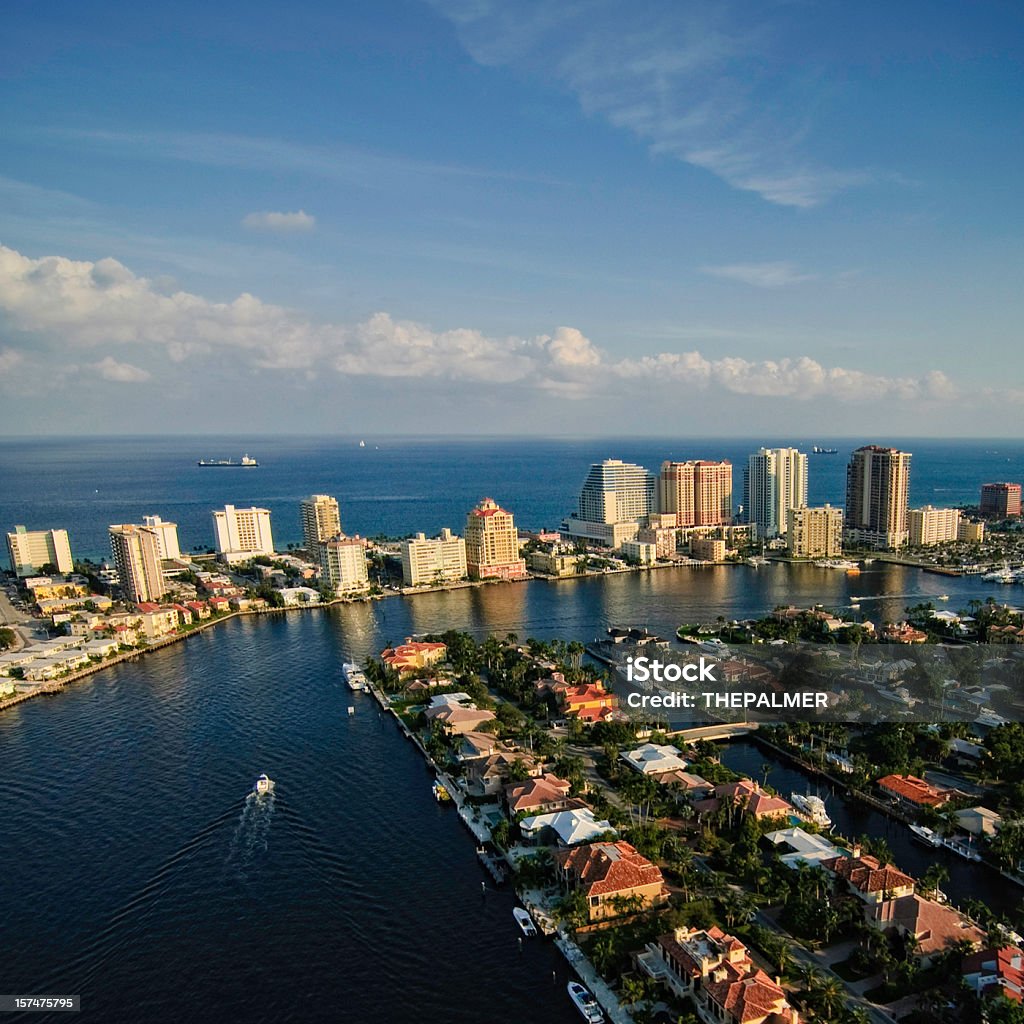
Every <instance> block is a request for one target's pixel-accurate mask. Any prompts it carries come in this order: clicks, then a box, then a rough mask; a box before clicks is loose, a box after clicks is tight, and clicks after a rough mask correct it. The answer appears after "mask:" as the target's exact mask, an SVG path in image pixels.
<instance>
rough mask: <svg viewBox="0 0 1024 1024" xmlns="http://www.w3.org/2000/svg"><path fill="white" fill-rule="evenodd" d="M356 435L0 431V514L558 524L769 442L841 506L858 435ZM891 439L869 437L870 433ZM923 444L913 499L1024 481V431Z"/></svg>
mask: <svg viewBox="0 0 1024 1024" xmlns="http://www.w3.org/2000/svg"><path fill="white" fill-rule="evenodd" d="M365 440H366V447H364V448H360V447H359V446H358V439H356V438H324V437H307V438H303V437H277V438H273V437H263V438H259V437H253V438H247V439H245V440H244V441H243V440H240V439H239V438H237V437H234V438H231V437H220V438H215V437H202V438H182V437H175V438H43V439H22V438H17V439H6V440H2V439H0V525H3V526H4V529H5V530H7V529H10V528H11V527H12V526H14V525H15V524H18V523H24V524H25V525H26V526H28V527H29V528H30V529H43V528H51V527H64V528H67V529H68V530H69V532H70V534H71V544H72V551H73V552H74V553H75V554H77V555H82V556H89V557H93V558H97V557H106V556H107V555H108V553H109V545H108V542H107V534H106V529H107V526H108V525H110V524H111V523H123V522H140V521H141V517H142V516H143V515H147V514H156V515H160V516H162V517H163V518H164V519H165V520H169V521H172V522H177V523H178V527H179V529H178V532H179V538H180V542H181V545H182V549H183V550H186V551H188V550H193V549H195V548H199V549H201V550H205V549H206V548H207V547H209V546H210V545H212V543H213V527H212V521H211V517H210V512H211V511H212V510H213V509H215V508H218V507H219V508H223V506H224V505H225V504H227V503H231V504H234V505H238V506H240V507H241V506H249V505H254V504H255V505H259V506H262V507H265V508H269V509H270V511H271V513H272V527H273V531H274V539H275V542H276V544H277V546H278V547H279V548H284V547H285V546H286V545H287V544H288V543H289V542H292V543H295V542H298V541H300V540H301V529H300V526H299V518H298V503H299V501H300V500H301V499H302V498H303V497H305V496H306V495H308V494H312V493H325V494H332V495H334V496H335V497H337V499H338V501H339V503H340V507H341V516H342V527H343V529H344V530H345V531H346V532H348V533H359V534H362V535H363V536H371V537H372V536H377V535H381V534H385V535H389V536H404V535H407V534H410V533H415V532H418V531H423V532H425V533H426V534H427V535H428V536H431V535H436V533H437V532H438V531H439V530H440V529H441V528H442V527H444V526H450V527H452V528H453V529H454V530H455V531H456V532H459V533H461V532H462V529H463V526H464V524H465V520H466V513H467V512H468V511H469V510H470V509H471V508H472V507H473V506H474V505H475V504H476V503H477V502H478V501H479V500H480V498H481V497H483V496H485V495H489V496H491V497H494V498H495V499H496V500H497V501H499V502H500V503H501V504H502V505H504V506H505V507H507V508H509V509H510V510H511V511H512V512H513V513H514V514H515V517H516V523H517V525H518V526H519V527H520V528H521V529H538V528H540V527H548V528H555V529H557V527H558V524H559V523H560V522H561V521H562V519H563V518H564V517H565V516H566V515H567V514H568V513H570V512H572V511H573V510H574V508H575V507H576V500H577V496H578V494H579V488H580V485H581V484H582V482H583V479H584V477H585V476H586V474H587V470H588V468H589V466H590V464H591V463H593V462H596V461H600V460H601V459H605V458H621V459H623V460H625V461H627V462H636V463H639V464H641V465H644V466H647V467H648V468H649V469H651V470H652V471H654V472H656V471H657V469H658V466H659V465H660V463H661V462H662V461H663V460H665V459H688V458H714V459H729V460H731V461H732V463H733V466H734V473H733V476H734V481H733V488H734V497H735V500H736V501H737V502H739V501H740V500H742V498H741V491H742V481H743V478H742V466H743V464H744V463H745V460H746V457H747V455H748V454H749V453H750V452H752V451H756V450H757V448H758V447H759V446H760V445H762V444H768V445H776V444H788V443H792V444H797V445H798V446H800V447H801V450H804V451H809V450H810V447H811V446H812V445H813V444H819V445H821V446H823V447H835V448H838V449H839V454H837V455H809V456H808V459H809V469H808V491H809V495H808V497H809V501H810V502H811V503H812V504H818V503H822V502H826V501H829V502H832V503H833V504H839V505H841V504H843V502H844V500H845V487H846V483H845V481H846V476H845V474H846V462H847V458H848V455H849V452H850V451H851V450H852V449H853V448H855V447H857V445H858V444H860V443H861V442H860V441H857V442H851V441H849V440H846V441H841V440H835V439H832V440H829V439H828V438H813V439H800V438H756V439H754V438H752V439H750V440H736V439H728V440H720V441H717V440H699V441H697V440H685V439H669V438H665V439H636V438H629V439H603V440H602V439H597V440H595V439H588V440H551V441H540V440H536V439H486V438H485V439H476V440H464V439H463V440H454V439H444V438H430V437H407V438H399V437H387V438H376V439H375V438H372V437H368V438H366V439H365ZM875 440H880V439H876V438H866V439H865V443H868V442H873V441H875ZM881 440H883V441H884V442H885V443H893V444H897V443H898V444H899V445H900V446H902V447H903V448H905V449H906V450H908V451H911V452H913V454H914V460H913V464H912V470H911V503H912V504H914V505H920V504H928V503H930V504H934V505H942V504H957V503H967V502H976V501H977V500H978V493H979V488H980V486H981V484H982V483H985V482H986V481H988V480H992V479H997V480H1001V479H1010V480H1021V479H1022V478H1024V442H1008V441H991V442H985V441H970V442H967V441H964V442H958V441H941V442H940V441H934V440H929V441H923V440H907V439H904V440H902V441H896V440H893V439H881ZM243 452H248V453H249V454H250V455H252V456H254V457H255V458H257V459H258V460H259V462H260V465H259V467H258V468H256V469H202V468H199V467H198V466H196V462H197V460H199V459H201V458H229V457H231V458H234V459H236V460H237V459H239V458H240V457H241V455H242V453H243Z"/></svg>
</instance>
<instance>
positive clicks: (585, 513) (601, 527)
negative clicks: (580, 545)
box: [563, 459, 655, 548]
mask: <svg viewBox="0 0 1024 1024" xmlns="http://www.w3.org/2000/svg"><path fill="white" fill-rule="evenodd" d="M654 503H655V495H654V477H652V476H651V474H650V473H649V472H648V471H647V470H646V469H644V467H643V466H637V465H635V464H633V463H631V462H623V461H622V460H621V459H605V460H604V462H595V463H594V464H593V465H592V466H591V467H590V472H589V473H588V474H587V479H586V480H585V481H584V482H583V487H582V489H581V490H580V498H579V507H578V509H577V511H576V512H575V513H574V514H573V515H571V516H570V517H569V518H568V519H567V520H566V521H565V524H564V528H563V532H564V533H565V534H566V535H567V536H569V537H573V538H580V539H586V540H595V541H598V542H599V543H601V544H606V545H608V546H609V547H612V548H618V547H620V546H621V545H622V544H623V542H624V541H627V540H633V539H635V538H636V535H637V531H638V530H639V529H640V524H641V522H642V521H643V520H646V518H647V517H648V516H649V515H650V514H651V513H652V512H653V511H654Z"/></svg>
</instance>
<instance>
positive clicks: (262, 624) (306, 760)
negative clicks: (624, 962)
mask: <svg viewBox="0 0 1024 1024" xmlns="http://www.w3.org/2000/svg"><path fill="white" fill-rule="evenodd" d="M815 440H816V441H818V442H819V443H829V442H827V440H825V441H823V440H822V439H815ZM836 446H837V447H841V446H840V445H839V444H837V445H836ZM752 447H756V445H755V444H742V443H738V442H729V443H728V444H726V443H724V442H723V443H722V444H721V445H717V446H716V445H715V444H714V443H712V442H706V443H702V444H700V445H691V446H686V445H683V444H682V443H677V444H676V445H674V446H673V444H671V443H669V442H662V441H650V442H646V441H644V442H641V441H629V442H592V441H588V442H569V441H564V442H563V441H560V442H550V443H546V442H534V441H530V442H514V441H479V442H452V441H436V440H429V439H427V440H424V439H420V440H415V439H411V440H407V441H399V440H389V441H387V442H386V443H380V444H379V447H378V443H377V442H374V440H373V439H371V438H367V446H366V448H362V449H360V448H358V447H356V445H355V443H354V442H352V441H336V440H335V441H330V442H328V441H324V440H315V439H284V440H276V441H271V440H263V441H259V442H257V441H253V442H246V445H245V446H244V447H241V446H240V445H239V443H238V442H237V441H235V440H224V439H221V440H220V441H217V440H213V439H211V440H204V441H201V442H193V441H188V440H182V439H176V440H173V441H171V440H166V441H160V442H156V441H129V440H117V441H112V440H95V439H84V440H80V441H67V440H62V441H57V440H47V441H5V442H2V443H0V521H3V522H7V523H9V524H11V525H13V524H15V523H22V522H23V523H25V524H26V525H28V526H31V527H34V528H38V527H45V526H55V527H56V526H63V527H66V528H67V529H68V530H69V531H70V532H71V538H72V545H73V549H74V550H75V551H77V552H78V553H80V554H98V555H102V554H104V553H105V544H106V540H105V531H106V526H107V524H108V523H111V522H120V521H126V520H128V521H131V520H137V519H138V518H139V517H140V516H141V515H143V514H148V513H156V514H159V515H162V516H163V517H164V518H166V519H173V520H176V521H178V523H179V525H180V533H181V540H182V544H183V546H184V547H186V548H188V547H191V546H192V545H193V544H202V545H203V546H205V545H206V544H207V543H208V542H209V510H210V509H211V508H214V507H216V506H217V505H223V504H224V503H225V502H227V501H233V502H235V503H237V504H249V503H251V502H255V503H259V504H264V505H266V506H267V507H269V508H271V510H272V511H273V513H274V525H275V531H276V534H277V537H278V543H279V545H283V544H284V543H286V542H287V541H288V539H289V538H292V539H295V540H297V539H298V536H299V532H298V524H297V503H298V500H299V499H300V498H301V497H302V496H304V495H306V494H308V493H310V492H314V491H325V492H327V493H333V494H336V495H337V497H338V499H339V501H340V502H341V508H342V516H343V524H344V526H345V527H346V529H348V530H350V531H352V532H355V531H359V532H362V533H365V534H375V533H391V534H402V533H408V532H411V531H413V530H417V529H422V530H425V531H426V532H433V531H435V530H437V529H439V528H440V527H441V526H444V525H453V526H460V525H461V522H462V517H463V516H464V514H465V511H466V510H467V509H468V508H469V507H471V506H472V504H473V503H474V502H475V501H476V500H478V499H479V498H480V497H481V496H482V495H484V494H487V493H491V494H493V495H494V497H496V498H498V499H499V500H501V501H502V502H503V503H506V504H507V505H508V506H509V507H510V508H512V509H513V511H514V512H516V515H517V519H518V520H519V522H520V523H521V524H522V525H523V526H524V527H531V526H534V527H537V526H542V525H549V526H550V525H554V524H556V523H557V521H558V520H559V519H560V517H561V516H562V515H563V514H564V513H565V512H567V511H569V510H570V509H571V507H572V502H573V500H574V497H575V493H576V491H577V489H578V487H579V483H580V481H581V480H582V478H583V476H584V474H585V472H586V469H587V466H588V465H589V463H590V462H592V461H594V460H595V459H600V458H603V457H606V456H615V457H621V458H624V459H627V460H631V461H638V462H642V463H644V464H645V465H648V466H651V467H652V468H654V467H656V466H657V464H658V462H659V461H661V459H663V458H668V457H673V458H685V457H692V456H698V455H705V456H709V457H724V458H732V459H733V460H734V461H738V460H739V458H740V456H741V455H743V454H745V453H746V452H747V451H749V450H751V449H752ZM848 447H850V446H849V445H847V448H848ZM907 447H908V448H910V449H911V450H913V451H914V452H915V458H916V462H915V467H914V478H913V479H914V484H913V487H914V491H913V500H914V501H915V502H918V501H920V502H924V501H940V500H941V501H950V502H953V501H968V500H971V498H972V497H973V496H974V494H975V493H976V490H977V486H978V484H979V483H980V482H982V481H984V480H985V479H989V478H992V477H1007V476H1009V477H1010V478H1013V477H1014V475H1016V477H1017V478H1019V477H1020V476H1021V473H1020V467H1021V451H1020V448H1019V447H1018V448H1017V449H1015V450H1012V451H1010V450H1009V449H1008V448H1007V447H1006V446H1005V445H1001V446H998V447H997V446H991V447H986V446H985V445H947V446H943V445H940V444H936V443H934V442H933V443H931V445H930V446H928V445H924V444H922V445H909V444H908V445H907ZM245 449H248V450H249V452H250V454H253V455H255V456H257V457H258V458H259V459H260V460H261V466H260V468H259V469H257V470H253V471H248V470H216V469H211V470H202V469H198V468H196V467H195V466H194V462H195V460H196V459H197V458H200V457H209V456H217V457H220V456H224V457H226V456H229V455H234V456H235V457H238V456H239V455H241V453H242V451H243V450H245ZM1007 459H1009V460H1011V461H1010V462H1007V461H1006V460H1007ZM844 465H845V459H844V456H843V455H842V454H840V455H838V456H820V457H818V458H817V459H812V462H811V500H813V501H822V500H841V495H842V487H843V484H842V481H843V471H844ZM940 495H941V497H940ZM289 523H291V524H292V525H291V527H290V528H289V526H288V524H289ZM289 529H291V532H290V533H289V532H288V531H289ZM943 592H946V593H948V594H949V595H950V597H951V602H950V606H951V607H957V606H963V605H965V604H966V602H967V601H968V600H970V598H971V597H978V598H981V599H984V597H986V596H988V595H989V594H990V593H993V591H992V585H991V584H986V583H984V582H982V581H980V580H979V579H977V578H965V579H948V578H945V577H940V576H935V575H929V574H926V573H922V572H920V571H918V570H914V569H909V568H906V567H902V566H879V567H878V568H877V569H875V568H873V567H872V568H871V570H870V571H865V572H863V573H862V574H861V575H860V576H859V577H847V576H846V574H845V573H836V572H830V571H828V570H822V569H816V568H815V567H813V566H807V565H804V566H788V565H782V564H773V565H770V566H767V567H765V568H763V569H753V568H751V567H748V566H717V567H711V568H707V569H698V570H692V569H685V568H673V569H662V570H656V571H653V572H650V573H634V574H624V575H614V576H609V577H597V578H587V579H580V580H569V581H564V582H558V583H553V582H545V581H532V582H530V583H527V584H522V585H506V586H489V587H482V588H473V589H467V590H459V591H454V592H450V593H437V594H421V595H416V596H415V597H413V598H410V599H404V598H400V597H391V598H388V599H386V600H383V601H379V602H373V603H362V604H354V605H348V606H341V607H336V608H332V609H316V610H311V611H307V612H295V613H291V614H288V615H285V616H279V617H262V618H252V619H236V620H231V621H229V622H227V623H223V624H221V625H220V626H218V627H217V628H216V629H213V630H210V631H207V632H205V633H202V634H199V635H196V636H193V637H191V638H189V639H188V640H187V641H185V642H183V643H180V644H175V645H173V646H172V647H169V648H167V649H164V650H161V651H158V652H154V653H152V654H150V655H147V656H146V657H144V658H143V659H140V660H139V661H137V662H134V663H127V664H124V665H119V666H116V667H113V668H110V669H107V670H105V671H103V672H101V673H98V674H96V675H94V676H92V677H90V678H89V679H88V680H86V681H83V682H81V683H78V684H75V685H74V686H73V687H72V688H71V689H69V690H68V691H67V692H65V693H63V694H60V695H58V696H56V697H54V698H50V699H39V700H35V701H30V702H28V703H26V704H23V705H19V706H17V707H16V708H14V709H11V710H9V711H7V712H4V713H3V714H2V715H0V792H3V794H4V814H3V822H2V825H0V866H2V867H0V909H2V912H0V950H2V951H3V953H2V956H0V990H3V991H5V992H24V993H32V992H35V993H41V992H50V993H62V992H63V993H73V992H74V993H80V994H81V995H82V1001H83V1014H82V1018H81V1019H82V1020H83V1021H97V1022H104V1024H106V1022H114V1024H118V1022H121V1021H124V1022H134V1021H138V1020H147V1021H151V1022H154V1024H165V1022H166V1024H171V1022H177V1021H182V1020H208V1019H218V1020H225V1021H237V1022H244V1024H249V1022H252V1024H263V1022H267V1024H269V1022H277V1021H296V1022H299V1021H301V1022H304V1021H352V1022H362V1021H369V1020H373V1021H379V1022H382V1024H390V1022H395V1024H397V1022H400V1021H401V1022H405V1021H409V1020H418V1021H424V1022H431V1024H432V1022H438V1024H447V1022H451V1024H461V1022H465V1024H471V1022H476V1021H480V1020H488V1021H493V1022H509V1024H512V1022H519V1021H523V1020H530V1021H536V1022H539V1024H545V1022H549V1021H550V1022H565V1024H568V1022H569V1021H572V1020H575V1019H577V1017H576V1014H575V1010H574V1009H573V1008H572V1006H571V1004H570V1003H569V1001H568V999H567V997H566V995H565V982H566V981H567V980H568V978H569V977H570V975H569V973H568V968H567V966H566V965H565V963H564V962H563V961H562V960H561V958H560V957H559V956H558V955H557V953H556V952H555V951H554V949H553V948H552V947H551V946H550V944H547V943H544V942H535V943H526V944H524V947H523V948H522V950H520V948H519V943H518V941H517V940H518V934H519V933H518V931H517V930H516V928H515V925H514V922H513V919H512V916H511V908H512V906H513V901H512V897H511V895H510V894H509V893H506V892H502V891H499V890H495V889H494V887H493V885H490V883H489V881H488V879H487V876H485V875H484V873H483V871H482V869H481V868H480V866H479V865H478V864H477V862H476V859H475V856H474V852H473V851H474V846H475V843H474V840H473V839H472V837H471V836H470V834H469V833H468V831H467V830H466V829H465V828H464V826H463V825H462V824H461V822H459V821H458V819H457V817H456V816H455V815H454V814H453V813H452V811H451V810H450V809H448V808H443V807H440V806H438V805H437V804H436V803H435V802H434V800H433V798H432V796H431V793H430V783H431V776H430V773H429V772H428V770H427V768H426V766H425V765H424V763H423V761H422V759H421V758H420V756H419V754H418V753H417V752H416V751H415V749H414V748H413V747H412V746H411V744H409V743H408V742H407V741H406V740H404V739H403V738H402V736H401V734H400V733H399V732H398V730H397V729H396V727H395V726H394V724H393V723H392V722H391V721H389V720H388V719H387V718H386V717H382V716H380V715H379V714H378V710H377V708H376V705H375V704H374V703H373V702H372V701H371V700H370V699H369V698H367V697H365V696H362V695H351V694H349V693H348V691H347V690H346V689H345V688H344V687H343V685H342V683H341V679H340V665H341V662H342V661H343V660H345V659H348V658H352V657H356V658H360V659H361V658H364V657H366V656H367V655H369V654H372V653H376V652H378V651H379V650H380V649H381V648H382V647H384V646H385V645H386V644H388V643H390V642H393V641H395V640H400V639H402V638H403V637H405V636H408V635H412V634H417V633H425V632H431V631H437V630H443V629H447V628H456V629H466V630H469V631H470V632H472V633H473V634H474V635H476V636H478V637H482V636H484V635H485V634H486V633H488V632H495V633H498V634H500V635H504V634H505V633H508V632H516V633H518V634H519V635H520V636H522V637H527V636H531V635H533V636H538V637H552V636H561V637H565V638H567V639H573V638H575V639H580V640H589V639H591V638H593V637H596V636H599V635H601V633H602V632H603V630H604V629H605V628H606V627H607V626H609V625H647V626H648V627H650V628H651V629H654V630H656V631H658V632H662V633H669V632H670V631H671V630H673V629H674V628H675V626H676V625H678V624H679V623H680V622H683V621H693V620H694V619H701V620H706V619H713V618H715V617H717V616H718V615H723V616H726V617H728V618H732V617H743V616H747V615H756V614H761V613H763V612H764V611H767V610H769V609H770V608H772V607H773V606H774V605H776V604H778V603H782V602H789V601H793V602H794V603H797V604H810V603H816V602H820V603H824V604H827V605H830V606H841V605H845V604H849V603H850V602H851V601H852V599H853V597H854V596H856V597H857V598H859V600H860V603H861V606H862V610H863V611H864V613H865V614H866V615H869V616H882V617H885V618H895V617H897V616H898V615H899V614H900V612H901V610H902V608H903V607H904V606H905V605H907V604H909V603H914V602H915V601H916V600H918V599H921V598H935V599H937V598H938V596H939V595H940V594H941V593H943ZM999 593H1000V594H1005V593H1006V592H1005V590H1003V591H1001V592H999ZM350 703H352V704H353V705H354V706H355V708H356V714H355V715H353V716H351V717H350V716H348V715H347V713H346V709H347V706H348V705H349V704H350ZM735 749H736V751H737V752H736V753H734V754H733V753H731V752H730V756H731V757H734V758H737V759H738V760H737V761H736V763H737V766H744V767H747V766H746V762H745V761H744V758H747V759H749V758H750V757H753V758H755V759H756V761H757V764H753V763H752V766H751V767H750V768H749V770H750V771H752V772H753V773H754V774H759V773H760V765H761V763H762V762H763V761H764V758H763V757H762V755H761V754H760V753H758V752H754V753H752V754H751V753H744V752H743V749H742V748H740V747H737V748H735ZM748 749H749V748H748ZM730 763H732V762H730ZM261 771H266V772H268V773H269V774H270V775H271V777H273V778H274V779H275V780H277V784H278V785H277V790H276V792H275V794H274V797H273V800H272V801H269V800H268V801H265V802H259V803H257V802H256V801H253V800H252V799H251V798H249V797H248V793H249V790H250V788H251V786H252V782H253V779H254V778H255V776H256V775H257V774H258V773H259V772H261ZM786 771H787V769H785V767H784V766H782V765H777V766H775V767H774V768H773V773H774V774H775V775H776V776H777V777H773V779H772V780H771V781H772V782H773V783H774V784H776V785H778V786H780V787H783V786H784V785H791V786H793V787H794V788H796V787H799V786H800V785H801V782H804V781H805V780H801V779H800V778H798V777H796V776H794V777H792V778H790V777H789V776H787V775H786V774H784V773H785V772H786ZM837 820H838V819H837ZM849 824H850V825H851V827H853V826H854V825H856V824H857V822H856V821H854V820H853V819H851V820H850V822H849ZM868 826H869V827H871V826H872V823H870V822H868ZM875 827H878V828H881V827H882V825H881V824H878V825H876V826H875ZM907 855H908V856H911V854H910V853H909V852H908V854H907ZM908 866H913V865H910V864H908ZM954 874H955V878H954V880H953V885H955V887H956V892H955V893H953V892H951V895H955V896H957V897H962V896H963V895H970V894H977V895H981V896H988V895H989V891H988V888H987V886H988V882H975V881H972V877H973V876H971V875H970V874H964V873H963V872H959V871H956V872H954ZM961 875H963V877H961ZM481 882H484V883H486V884H487V886H488V888H487V891H486V895H482V894H481ZM54 1016H55V1015H54ZM14 1019H17V1018H13V1017H12V1020H14ZM28 1019H31V1020H34V1021H39V1020H43V1019H45V1017H40V1016H33V1017H32V1018H28Z"/></svg>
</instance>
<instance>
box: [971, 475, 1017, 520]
mask: <svg viewBox="0 0 1024 1024" xmlns="http://www.w3.org/2000/svg"><path fill="white" fill-rule="evenodd" d="M1020 492H1021V487H1020V484H1008V483H998V484H985V485H983V486H982V488H981V514H982V515H983V516H987V517H989V518H991V519H1012V518H1014V517H1015V516H1019V515H1020Z"/></svg>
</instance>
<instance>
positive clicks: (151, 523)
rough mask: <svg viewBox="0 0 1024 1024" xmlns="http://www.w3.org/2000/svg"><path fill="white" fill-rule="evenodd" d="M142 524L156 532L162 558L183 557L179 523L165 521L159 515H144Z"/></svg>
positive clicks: (151, 531)
mask: <svg viewBox="0 0 1024 1024" xmlns="http://www.w3.org/2000/svg"><path fill="white" fill-rule="evenodd" d="M142 525H143V526H144V527H145V528H146V529H147V530H149V531H150V533H154V534H156V537H157V540H158V541H159V544H160V557H161V558H181V548H180V547H179V546H178V524H177V523H165V522H164V521H163V520H162V519H161V518H160V517H159V516H143V517H142Z"/></svg>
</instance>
